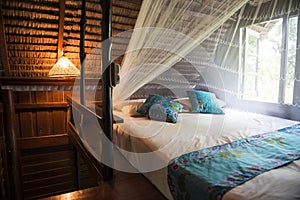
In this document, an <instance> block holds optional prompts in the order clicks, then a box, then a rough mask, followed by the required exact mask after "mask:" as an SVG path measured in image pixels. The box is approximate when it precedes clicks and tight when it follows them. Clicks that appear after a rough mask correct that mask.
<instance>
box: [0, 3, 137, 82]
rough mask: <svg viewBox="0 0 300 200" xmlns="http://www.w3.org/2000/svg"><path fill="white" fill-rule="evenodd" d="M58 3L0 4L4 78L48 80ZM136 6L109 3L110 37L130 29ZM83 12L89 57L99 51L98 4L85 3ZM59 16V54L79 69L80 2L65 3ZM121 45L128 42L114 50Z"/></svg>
mask: <svg viewBox="0 0 300 200" xmlns="http://www.w3.org/2000/svg"><path fill="white" fill-rule="evenodd" d="M60 2H63V1H61V0H43V1H41V0H26V1H17V0H2V10H1V17H2V18H3V24H4V30H3V31H4V34H5V37H6V46H7V57H8V64H9V66H8V67H7V69H8V71H9V73H8V74H7V75H9V76H19V77H44V76H48V72H49V70H50V69H51V67H52V66H53V65H54V64H55V63H56V61H57V58H58V57H59V56H60V55H58V48H59V46H58V44H59V36H58V34H59V17H60ZM140 6H141V1H125V0H113V9H112V12H113V19H112V21H113V25H112V28H113V35H116V34H118V33H120V32H122V31H126V30H130V29H133V28H134V25H135V21H136V18H137V16H138V13H139V9H140ZM86 8H87V12H86V14H87V15H86V17H87V25H86V36H85V51H86V53H87V54H89V53H90V52H91V51H92V50H93V49H94V48H95V47H100V42H101V17H102V16H101V6H100V0H87V4H86ZM63 13H64V16H65V18H64V26H63V41H62V43H63V49H62V50H63V52H64V55H65V56H67V57H68V58H69V59H70V60H71V61H72V62H73V63H74V64H75V65H76V66H77V67H78V68H79V67H80V61H79V42H80V17H81V0H65V10H64V12H63ZM0 31H1V28H0ZM1 34H2V33H1ZM124 42H128V40H123V41H121V43H120V44H119V45H116V46H115V48H117V49H122V48H126V46H127V44H123V43H124ZM97 52H100V51H96V53H97ZM100 53H101V52H100ZM97 54H98V53H97ZM94 59H95V62H94V63H97V64H98V65H99V63H100V60H99V55H98V56H94ZM91 67H93V69H91ZM98 67H100V66H98ZM3 68H4V66H2V65H0V69H3ZM97 70H100V69H97V67H96V69H95V67H94V66H86V72H87V73H96V72H97ZM99 73H100V72H99Z"/></svg>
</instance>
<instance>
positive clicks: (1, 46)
mask: <svg viewBox="0 0 300 200" xmlns="http://www.w3.org/2000/svg"><path fill="white" fill-rule="evenodd" d="M0 41H1V43H0V53H1V62H2V66H3V70H4V74H5V76H9V62H8V53H7V45H6V36H5V28H4V21H3V12H2V0H0Z"/></svg>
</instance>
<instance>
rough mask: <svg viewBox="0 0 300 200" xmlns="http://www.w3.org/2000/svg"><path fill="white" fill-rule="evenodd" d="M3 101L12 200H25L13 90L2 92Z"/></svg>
mask: <svg viewBox="0 0 300 200" xmlns="http://www.w3.org/2000/svg"><path fill="white" fill-rule="evenodd" d="M2 99H3V105H4V116H5V118H4V124H5V141H6V145H7V146H6V148H7V151H6V152H7V161H8V166H10V168H9V169H8V171H9V174H10V175H11V176H10V180H9V181H10V183H11V187H10V189H11V197H12V199H16V200H21V199H23V194H22V193H23V190H22V176H21V170H20V161H19V155H18V147H17V138H16V115H15V107H14V103H13V102H14V98H13V91H12V90H2Z"/></svg>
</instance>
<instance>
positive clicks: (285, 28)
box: [238, 11, 300, 106]
mask: <svg viewBox="0 0 300 200" xmlns="http://www.w3.org/2000/svg"><path fill="white" fill-rule="evenodd" d="M293 17H298V24H297V44H296V47H298V48H297V49H296V63H295V66H294V68H295V78H296V79H298V80H299V78H300V50H299V46H300V11H299V12H298V14H294V15H288V14H286V15H283V16H281V17H280V18H281V19H282V41H281V59H280V60H281V61H280V77H279V93H278V100H277V103H276V104H284V105H288V104H286V103H285V102H284V99H285V85H286V80H285V78H286V70H287V65H288V48H289V46H288V40H289V20H290V18H293ZM280 18H278V19H280ZM272 20H274V19H272ZM262 22H267V21H261V22H257V23H262ZM240 38H241V39H240V54H239V57H240V62H239V65H240V67H239V69H240V70H239V84H238V98H239V99H241V100H247V101H248V99H245V98H244V87H245V70H246V60H247V58H246V54H247V49H246V48H247V46H246V45H247V41H246V40H247V26H244V27H240ZM297 94H298V95H297ZM297 96H300V83H298V84H297V81H296V80H294V88H293V102H292V103H293V104H294V105H296V104H297V105H299V106H300V97H297ZM250 101H257V100H250ZM257 102H263V103H267V104H273V103H272V102H264V101H257Z"/></svg>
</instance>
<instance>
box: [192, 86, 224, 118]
mask: <svg viewBox="0 0 300 200" xmlns="http://www.w3.org/2000/svg"><path fill="white" fill-rule="evenodd" d="M187 95H188V97H189V99H190V101H191V104H192V112H200V113H211V114H224V112H223V110H222V109H221V108H220V106H219V104H218V102H217V100H216V95H215V94H214V93H211V92H204V91H201V90H192V91H187Z"/></svg>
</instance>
